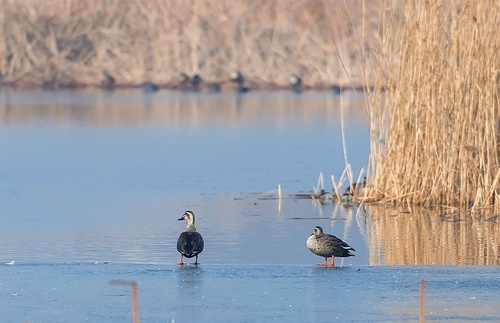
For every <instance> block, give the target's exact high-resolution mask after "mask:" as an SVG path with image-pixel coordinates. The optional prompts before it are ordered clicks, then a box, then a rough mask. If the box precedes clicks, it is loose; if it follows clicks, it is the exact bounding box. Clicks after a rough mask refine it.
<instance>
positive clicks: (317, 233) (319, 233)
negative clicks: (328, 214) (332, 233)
mask: <svg viewBox="0 0 500 323" xmlns="http://www.w3.org/2000/svg"><path fill="white" fill-rule="evenodd" d="M311 235H314V236H315V237H316V238H319V237H321V236H322V235H323V229H322V228H321V227H320V226H316V227H315V228H314V231H313V233H311Z"/></svg>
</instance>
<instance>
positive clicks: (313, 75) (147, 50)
mask: <svg viewBox="0 0 500 323" xmlns="http://www.w3.org/2000/svg"><path fill="white" fill-rule="evenodd" d="M378 2H379V1H374V2H372V4H371V5H370V6H367V7H365V16H366V17H367V19H366V20H363V19H361V15H362V12H361V8H362V1H359V0H358V1H345V2H344V1H339V0H309V1H287V0H278V1H266V0H246V1H238V2H237V3H235V2H233V1H229V0H222V1H219V0H217V1H215V0H214V1H201V2H200V1H198V2H186V1H181V0H178V1H141V0H110V1H103V0H89V1H76V0H62V1H54V0H53V1H45V0H26V1H16V0H0V4H1V6H2V11H1V12H0V35H1V37H2V40H3V41H2V42H0V72H1V73H2V74H3V78H4V80H3V81H4V82H7V83H10V84H13V85H15V86H23V85H25V86H42V85H43V86H47V87H54V88H58V87H64V86H82V85H84V86H100V85H103V84H104V83H105V82H106V76H105V75H106V74H109V75H111V76H112V77H113V78H114V79H115V80H116V83H117V84H118V85H137V84H141V83H142V82H143V81H146V80H150V81H154V82H156V83H158V84H160V85H164V86H168V85H171V84H174V83H176V82H177V81H178V80H179V79H180V78H179V75H180V73H182V72H186V73H188V74H193V73H199V74H200V75H201V76H202V77H203V78H204V79H205V80H207V81H222V80H226V79H227V75H228V73H229V72H230V71H232V70H235V69H239V70H241V71H242V72H243V74H245V75H246V76H247V79H248V80H251V81H252V83H253V84H254V85H255V86H257V87H260V86H270V85H272V84H278V85H286V84H288V78H289V77H290V75H292V74H294V73H297V74H298V75H300V76H301V77H302V78H303V81H304V84H307V85H309V86H320V87H321V86H328V85H331V84H341V85H351V84H357V85H360V84H362V82H361V81H362V80H361V74H360V69H359V65H360V62H361V58H362V57H363V58H366V53H360V52H359V51H353V49H352V45H351V44H352V43H353V42H355V41H356V39H358V37H359V35H360V34H361V33H360V29H361V27H362V23H365V24H366V21H369V24H370V26H372V27H373V28H370V30H373V31H374V34H373V35H372V36H370V37H366V41H365V44H364V47H365V50H366V51H367V52H373V50H375V48H373V46H376V45H377V44H378V43H377V42H375V41H374V40H375V37H374V36H375V33H376V26H377V24H378V15H377V12H378ZM369 59H372V60H374V59H375V57H374V56H370V58H369ZM370 75H371V76H373V77H374V74H370Z"/></svg>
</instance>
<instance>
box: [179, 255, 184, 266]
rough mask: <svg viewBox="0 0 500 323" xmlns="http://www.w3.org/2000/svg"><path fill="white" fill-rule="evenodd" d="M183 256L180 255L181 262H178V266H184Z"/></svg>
mask: <svg viewBox="0 0 500 323" xmlns="http://www.w3.org/2000/svg"><path fill="white" fill-rule="evenodd" d="M183 260H184V255H183V254H182V253H181V261H179V263H178V265H181V266H182V265H184V261H183Z"/></svg>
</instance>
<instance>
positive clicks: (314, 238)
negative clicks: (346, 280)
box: [306, 226, 356, 267]
mask: <svg viewBox="0 0 500 323" xmlns="http://www.w3.org/2000/svg"><path fill="white" fill-rule="evenodd" d="M306 244H307V248H309V250H311V251H312V252H313V253H314V254H316V255H318V256H321V257H324V258H325V260H324V261H323V264H322V265H321V264H320V266H324V267H328V257H332V262H331V263H330V266H332V267H333V266H334V264H335V257H351V256H354V254H352V253H351V250H352V251H356V250H354V248H352V247H351V246H349V245H348V244H347V243H345V242H344V241H342V240H340V239H339V238H337V237H335V236H332V235H331V234H325V233H323V229H322V228H321V227H319V226H317V227H315V228H314V232H313V233H312V234H311V236H310V237H309V238H308V239H307V243H306Z"/></svg>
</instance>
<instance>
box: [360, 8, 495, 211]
mask: <svg viewBox="0 0 500 323" xmlns="http://www.w3.org/2000/svg"><path fill="white" fill-rule="evenodd" d="M397 4H398V2H396V1H392V2H391V1H388V2H387V6H386V10H385V11H384V18H383V19H381V20H382V21H383V22H384V23H387V25H388V26H394V25H399V27H398V28H397V29H396V30H391V29H387V30H386V29H384V30H383V31H384V33H383V34H382V37H381V40H380V41H381V46H380V48H381V49H382V52H380V53H379V55H378V57H379V61H378V64H379V69H378V74H377V80H378V81H381V82H382V83H386V84H394V86H393V87H388V88H387V91H386V92H385V95H386V97H385V100H382V99H381V97H382V93H381V91H374V93H372V94H371V95H370V98H369V102H368V106H369V115H370V121H371V127H372V131H371V148H372V155H371V163H370V170H371V171H372V176H371V178H370V181H369V182H370V185H369V187H370V188H371V190H370V194H369V195H370V196H371V197H372V199H373V200H376V201H390V202H395V203H403V204H416V205H425V206H436V205H447V206H457V207H460V208H462V209H473V210H490V211H491V210H496V212H498V210H500V112H499V111H500V109H499V101H500V33H498V27H497V26H499V25H500V4H499V3H498V2H497V1H488V0H483V1H474V2H469V1H442V0H430V1H423V0H422V1H421V0H415V1H405V2H404V6H403V8H398V7H397ZM395 53H396V54H397V55H394V54H395ZM376 82H377V81H376ZM379 89H380V88H379ZM493 212H495V211H493Z"/></svg>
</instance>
